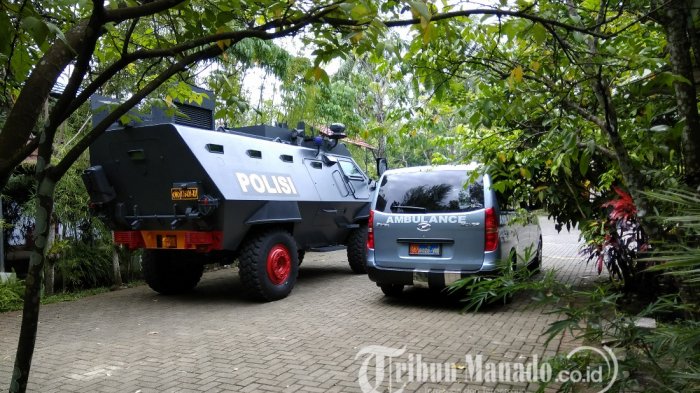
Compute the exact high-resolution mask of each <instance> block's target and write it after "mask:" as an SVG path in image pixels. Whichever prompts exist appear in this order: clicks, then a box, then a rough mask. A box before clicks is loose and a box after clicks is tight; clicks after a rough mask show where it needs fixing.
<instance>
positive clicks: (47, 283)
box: [44, 225, 56, 296]
mask: <svg viewBox="0 0 700 393" xmlns="http://www.w3.org/2000/svg"><path fill="white" fill-rule="evenodd" d="M50 228H51V229H50V230H49V236H48V238H47V241H46V249H47V250H50V249H51V245H52V244H53V242H54V240H55V239H56V227H55V225H50ZM55 268H56V260H55V258H54V257H52V258H46V279H45V280H44V295H46V296H50V295H53V294H54V282H55V279H56V274H55V273H56V270H55Z"/></svg>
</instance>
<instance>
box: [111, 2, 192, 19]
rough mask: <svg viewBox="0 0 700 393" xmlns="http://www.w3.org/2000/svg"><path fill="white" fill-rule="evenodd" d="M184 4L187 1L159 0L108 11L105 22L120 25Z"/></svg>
mask: <svg viewBox="0 0 700 393" xmlns="http://www.w3.org/2000/svg"><path fill="white" fill-rule="evenodd" d="M184 2H185V0H157V1H151V2H148V3H144V4H141V5H137V6H134V7H123V8H117V9H114V10H107V11H105V22H115V23H119V22H123V21H125V20H127V19H135V18H141V17H144V16H149V15H153V14H157V13H159V12H162V11H165V10H168V9H170V8H173V7H175V6H177V5H179V4H181V3H184Z"/></svg>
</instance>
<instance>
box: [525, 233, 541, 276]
mask: <svg viewBox="0 0 700 393" xmlns="http://www.w3.org/2000/svg"><path fill="white" fill-rule="evenodd" d="M541 267H542V236H540V240H539V242H538V243H537V254H535V259H533V261H532V262H531V263H530V266H528V269H530V271H531V272H535V273H537V272H539V271H540V268H541Z"/></svg>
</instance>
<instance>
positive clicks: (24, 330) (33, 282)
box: [10, 157, 56, 393]
mask: <svg viewBox="0 0 700 393" xmlns="http://www.w3.org/2000/svg"><path fill="white" fill-rule="evenodd" d="M45 162H46V161H44V160H42V157H40V158H39V160H38V161H37V173H38V174H39V175H38V180H39V181H38V184H37V202H36V216H35V220H36V223H35V230H34V236H33V238H34V249H33V250H32V254H31V258H30V260H29V271H28V272H27V278H26V280H25V285H26V289H25V292H24V310H23V312H22V326H21V327H20V333H19V342H18V343H17V355H16V358H15V367H14V370H13V373H12V381H11V383H10V392H12V393H15V392H22V393H23V392H25V391H26V390H27V381H28V380H29V370H30V368H31V365H32V356H33V355H34V346H35V344H36V335H37V328H38V327H39V306H40V305H41V302H40V301H41V283H42V281H43V280H42V278H43V274H44V262H45V252H46V245H47V244H48V238H49V231H50V225H49V221H50V217H51V213H52V212H53V202H54V199H53V198H54V190H55V188H56V183H55V182H54V181H53V180H51V179H49V178H48V177H47V176H46V172H45V168H44V167H45Z"/></svg>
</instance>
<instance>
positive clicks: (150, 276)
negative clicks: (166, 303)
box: [141, 250, 204, 295]
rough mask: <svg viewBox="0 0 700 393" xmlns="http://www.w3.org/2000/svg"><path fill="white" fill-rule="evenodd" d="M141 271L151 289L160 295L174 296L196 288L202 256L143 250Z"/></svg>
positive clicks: (200, 272)
mask: <svg viewBox="0 0 700 393" xmlns="http://www.w3.org/2000/svg"><path fill="white" fill-rule="evenodd" d="M141 269H142V271H143V277H144V279H145V280H146V283H147V284H148V286H149V287H151V289H153V290H154V291H156V292H158V293H160V294H162V295H176V294H179V293H184V292H187V291H189V290H191V289H192V288H194V287H196V286H197V283H199V280H200V279H201V278H202V272H204V263H203V262H202V256H201V255H199V254H197V253H195V252H192V251H180V250H145V251H144V252H143V257H142V259H141Z"/></svg>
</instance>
